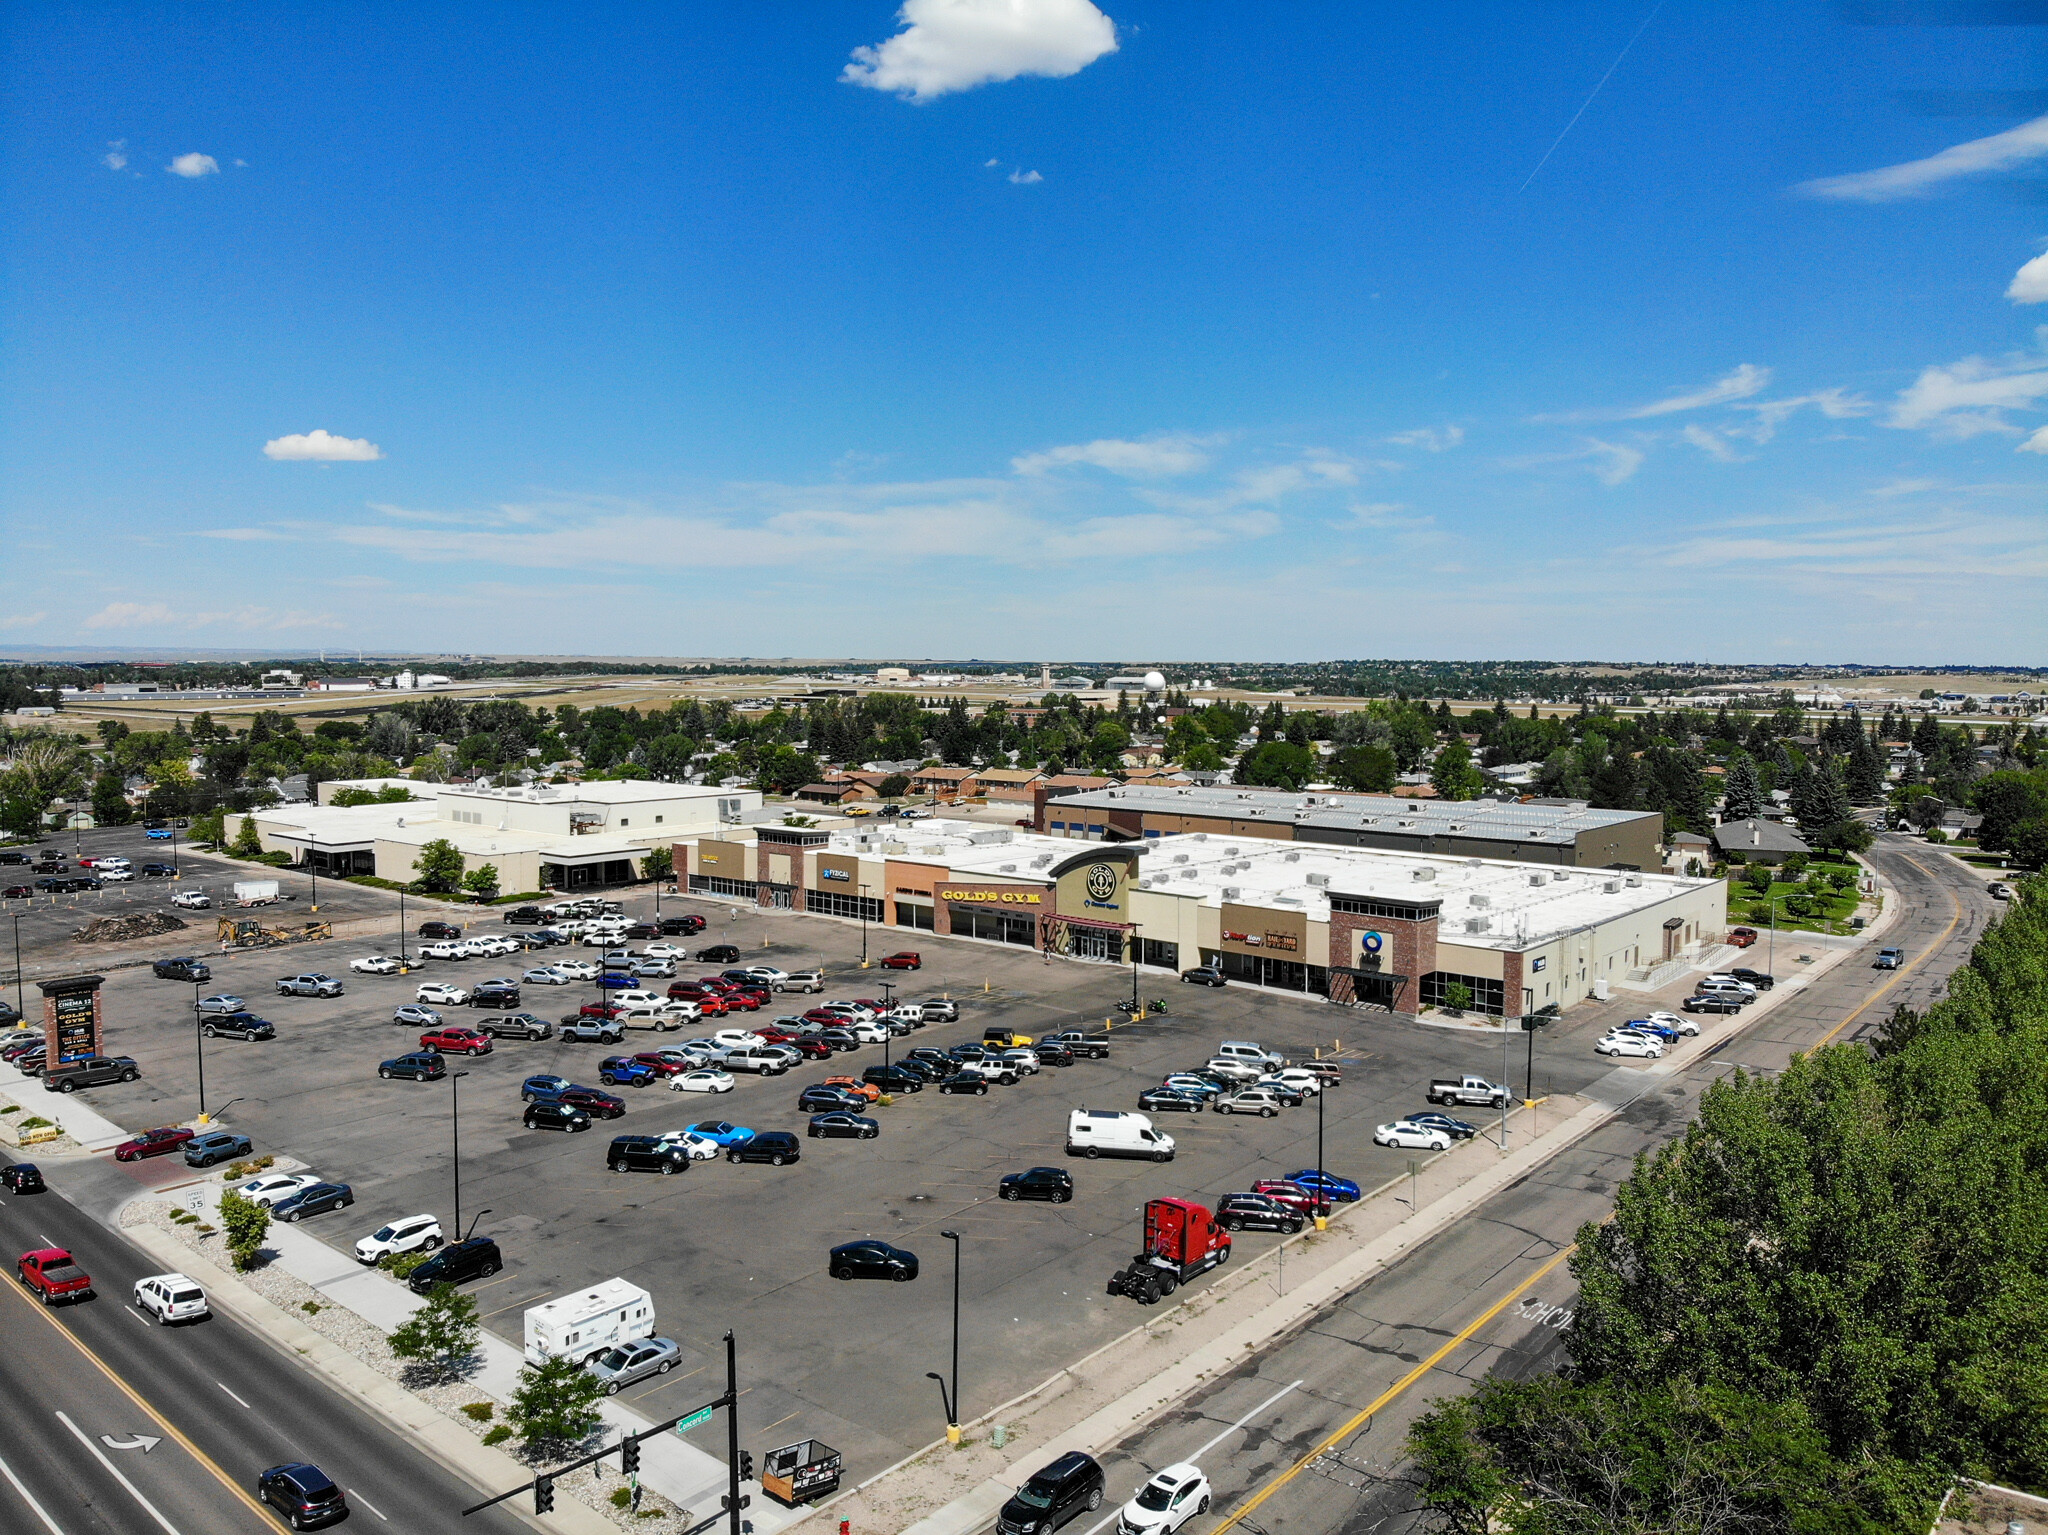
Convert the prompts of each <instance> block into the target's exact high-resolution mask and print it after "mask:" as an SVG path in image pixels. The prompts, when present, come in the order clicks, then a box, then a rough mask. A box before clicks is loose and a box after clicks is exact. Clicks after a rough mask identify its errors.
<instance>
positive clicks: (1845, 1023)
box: [1813, 853, 1963, 1050]
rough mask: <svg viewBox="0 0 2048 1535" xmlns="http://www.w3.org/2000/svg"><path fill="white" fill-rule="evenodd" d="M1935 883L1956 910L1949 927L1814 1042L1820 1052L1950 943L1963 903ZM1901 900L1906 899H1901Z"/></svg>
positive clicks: (1923, 869)
mask: <svg viewBox="0 0 2048 1535" xmlns="http://www.w3.org/2000/svg"><path fill="white" fill-rule="evenodd" d="M1899 856H1900V857H1901V858H1905V861H1906V862H1907V863H1910V864H1911V865H1912V866H1913V867H1914V868H1916V869H1918V870H1919V871H1920V872H1921V873H1922V874H1926V875H1927V877H1928V879H1930V880H1934V876H1933V875H1932V874H1931V873H1928V870H1927V866H1926V865H1925V864H1923V863H1921V862H1920V861H1919V860H1918V859H1916V858H1906V855H1905V854H1903V853H1901V854H1900V855H1899ZM1934 882H1935V884H1936V885H1938V886H1939V887H1940V889H1941V892H1942V894H1943V895H1946V896H1947V897H1948V903H1949V905H1951V906H1953V907H1954V908H1955V915H1954V916H1952V917H1950V918H1949V919H1948V926H1947V927H1945V928H1943V929H1942V930H1941V936H1940V937H1939V938H1937V939H1935V940H1934V942H1932V943H1930V944H1929V945H1928V946H1927V947H1926V948H1924V949H1922V950H1921V951H1920V952H1919V953H1918V954H1916V955H1914V956H1913V957H1912V958H1911V959H1909V960H1907V961H1906V963H1904V964H1903V965H1901V966H1899V968H1898V969H1897V970H1896V971H1894V972H1893V973H1892V978H1891V979H1890V980H1888V981H1886V982H1885V983H1884V984H1883V985H1882V986H1880V987H1878V988H1877V990H1876V991H1873V992H1872V993H1871V994H1870V995H1869V996H1867V997H1865V998H1864V999H1863V1001H1862V1002H1861V1003H1860V1004H1859V1005H1858V1006H1857V1008H1856V1010H1855V1011H1854V1012H1852V1013H1851V1014H1849V1016H1848V1017H1846V1018H1844V1019H1843V1020H1842V1021H1841V1022H1840V1023H1838V1024H1836V1025H1835V1026H1834V1027H1833V1028H1832V1029H1829V1030H1828V1031H1827V1033H1825V1034H1823V1035H1821V1037H1820V1038H1819V1039H1818V1040H1816V1041H1815V1042H1814V1046H1813V1048H1814V1049H1816V1050H1818V1049H1819V1048H1820V1047H1821V1046H1822V1045H1824V1044H1826V1043H1827V1042H1828V1041H1829V1040H1831V1039H1833V1038H1834V1037H1835V1036H1836V1035H1837V1034H1839V1033H1841V1032H1842V1030H1844V1029H1846V1028H1847V1027H1849V1025H1850V1024H1852V1023H1854V1022H1855V1021H1856V1020H1857V1019H1858V1018H1861V1017H1862V1016H1863V1011H1864V1009H1865V1008H1867V1007H1869V1006H1870V1004H1871V1003H1873V1002H1875V1001H1876V1000H1877V999H1878V998H1879V997H1881V996H1883V995H1884V994H1885V993H1886V992H1888V991H1890V990H1891V989H1892V988H1893V987H1894V986H1896V985H1898V984H1899V982H1901V981H1903V980H1904V979H1905V978H1906V972H1907V971H1909V970H1911V969H1912V968H1913V967H1914V966H1915V965H1917V964H1919V963H1920V961H1921V960H1923V959H1925V958H1927V956H1928V955H1930V954H1932V953H1933V952H1934V951H1935V950H1936V949H1938V948H1940V947H1941V946H1942V945H1943V944H1944V943H1946V942H1948V935H1949V934H1950V933H1953V932H1954V931H1955V930H1956V924H1957V923H1958V922H1960V921H1962V920H1963V903H1962V902H1961V901H1958V900H1957V899H1956V893H1955V892H1954V891H1953V890H1951V889H1949V887H1948V886H1946V885H1942V884H1941V882H1940V881H1939V880H1934ZM1901 899H1904V898H1903V897H1901Z"/></svg>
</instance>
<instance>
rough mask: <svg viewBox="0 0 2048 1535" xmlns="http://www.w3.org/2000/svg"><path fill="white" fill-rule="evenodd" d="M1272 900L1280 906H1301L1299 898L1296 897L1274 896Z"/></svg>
mask: <svg viewBox="0 0 2048 1535" xmlns="http://www.w3.org/2000/svg"><path fill="white" fill-rule="evenodd" d="M1273 899H1274V900H1275V901H1276V902H1278V903H1279V904H1280V905H1282V906H1299V905H1301V897H1300V896H1298V895H1276V896H1274V897H1273Z"/></svg>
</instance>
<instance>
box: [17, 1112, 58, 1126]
mask: <svg viewBox="0 0 2048 1535" xmlns="http://www.w3.org/2000/svg"><path fill="white" fill-rule="evenodd" d="M14 1128H15V1129H17V1130H47V1129H49V1128H51V1125H50V1121H49V1120H47V1119H45V1118H43V1116H42V1115H40V1114H31V1115H29V1117H28V1118H26V1119H24V1120H23V1121H22V1122H21V1123H20V1124H18V1125H16V1126H15V1127H14Z"/></svg>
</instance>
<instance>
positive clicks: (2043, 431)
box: [2013, 426, 2048, 453]
mask: <svg viewBox="0 0 2048 1535" xmlns="http://www.w3.org/2000/svg"><path fill="white" fill-rule="evenodd" d="M2013 451H2014V452H2015V453H2048V426H2041V427H2036V428H2035V429H2034V434H2033V436H2031V437H2029V438H2028V439H2027V440H2026V441H2025V442H2023V443H2021V444H2020V445H2019V446H2018V447H2017V448H2015V449H2013Z"/></svg>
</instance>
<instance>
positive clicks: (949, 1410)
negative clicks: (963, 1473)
mask: <svg viewBox="0 0 2048 1535" xmlns="http://www.w3.org/2000/svg"><path fill="white" fill-rule="evenodd" d="M939 1235H940V1236H942V1237H944V1238H945V1239H946V1240H947V1241H949V1242H951V1243H952V1244H953V1395H952V1398H951V1400H949V1401H948V1402H947V1403H946V1443H948V1444H958V1443H959V1442H960V1233H959V1232H957V1231H941V1232H940V1233H939ZM941 1384H942V1385H943V1382H942V1383H941Z"/></svg>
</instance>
